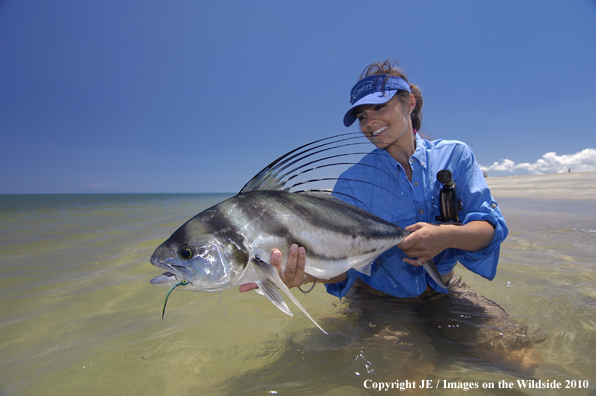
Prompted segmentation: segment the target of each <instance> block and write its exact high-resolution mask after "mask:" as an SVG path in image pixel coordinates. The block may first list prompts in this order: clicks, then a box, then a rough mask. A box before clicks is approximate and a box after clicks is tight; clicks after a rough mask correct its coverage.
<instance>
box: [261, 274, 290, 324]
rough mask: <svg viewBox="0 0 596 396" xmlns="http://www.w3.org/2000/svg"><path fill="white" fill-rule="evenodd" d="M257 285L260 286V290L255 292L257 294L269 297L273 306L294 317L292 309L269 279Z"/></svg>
mask: <svg viewBox="0 0 596 396" xmlns="http://www.w3.org/2000/svg"><path fill="white" fill-rule="evenodd" d="M257 285H258V286H259V288H258V289H256V290H255V291H256V292H257V293H259V294H261V295H263V296H265V297H267V298H268V299H269V301H271V302H272V303H273V305H275V306H276V307H277V308H279V309H280V310H281V311H282V312H283V313H285V314H288V315H290V316H294V315H292V312H290V309H289V308H288V306H287V305H286V302H285V301H284V298H283V297H282V296H281V293H280V292H279V290H277V289H276V288H275V285H274V284H273V283H272V282H271V281H270V280H269V279H265V280H263V281H259V282H257Z"/></svg>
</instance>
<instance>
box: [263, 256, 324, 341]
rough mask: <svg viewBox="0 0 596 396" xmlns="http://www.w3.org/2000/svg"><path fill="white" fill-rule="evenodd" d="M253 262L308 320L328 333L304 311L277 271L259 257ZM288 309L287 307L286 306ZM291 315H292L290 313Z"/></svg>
mask: <svg viewBox="0 0 596 396" xmlns="http://www.w3.org/2000/svg"><path fill="white" fill-rule="evenodd" d="M253 262H254V264H255V266H256V267H257V268H258V269H260V270H261V271H263V273H264V274H265V276H267V279H268V280H269V281H271V283H272V284H273V285H275V286H277V287H278V288H279V289H280V290H281V291H283V292H284V294H285V295H286V296H288V298H289V299H290V300H292V302H293V303H294V304H296V306H297V307H298V308H300V310H301V311H302V312H303V313H304V314H305V315H306V317H307V318H309V319H310V320H311V321H312V322H313V323H314V324H315V325H316V326H317V327H318V328H319V329H320V330H321V331H322V332H323V333H325V334H327V332H326V331H325V330H323V328H322V327H321V326H319V324H318V323H317V322H315V320H314V319H313V318H312V316H310V315H309V313H308V312H306V309H304V307H303V306H302V304H300V302H299V301H298V300H297V299H296V297H294V295H293V294H292V293H291V292H290V289H288V287H287V286H286V285H285V284H284V282H283V281H282V280H281V278H280V277H279V274H278V273H277V270H276V269H275V268H274V267H273V266H272V265H271V264H269V263H266V262H265V261H263V260H261V259H260V258H258V257H254V258H253ZM273 285H271V286H273ZM259 287H260V285H259ZM274 290H275V289H274ZM275 291H276V292H277V295H278V296H279V298H280V299H281V294H280V293H279V292H278V291H277V290H275ZM263 292H264V293H265V295H266V296H267V297H268V298H269V299H270V300H271V302H273V304H275V306H276V307H278V308H279V309H281V310H282V311H284V310H283V309H282V308H280V306H279V305H278V304H277V303H276V302H275V301H274V300H272V299H271V297H270V296H269V294H267V293H268V292H267V291H266V289H265V290H263ZM284 305H285V304H284ZM286 309H287V306H286ZM284 312H286V311H284ZM288 312H289V310H288ZM288 312H286V313H288ZM290 315H291V313H290Z"/></svg>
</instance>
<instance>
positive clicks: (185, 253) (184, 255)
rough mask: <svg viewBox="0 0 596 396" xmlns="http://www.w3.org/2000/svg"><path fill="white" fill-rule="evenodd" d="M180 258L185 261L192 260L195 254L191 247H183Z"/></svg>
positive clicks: (179, 254)
mask: <svg viewBox="0 0 596 396" xmlns="http://www.w3.org/2000/svg"><path fill="white" fill-rule="evenodd" d="M178 256H180V258H181V259H183V260H190V259H191V258H192V256H194V252H193V251H192V248H191V247H190V246H188V245H182V247H181V248H180V249H179V250H178Z"/></svg>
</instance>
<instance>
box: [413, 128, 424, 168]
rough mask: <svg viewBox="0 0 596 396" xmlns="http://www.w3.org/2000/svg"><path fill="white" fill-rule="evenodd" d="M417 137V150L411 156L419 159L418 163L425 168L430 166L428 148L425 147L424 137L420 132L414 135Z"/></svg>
mask: <svg viewBox="0 0 596 396" xmlns="http://www.w3.org/2000/svg"><path fill="white" fill-rule="evenodd" d="M414 136H415V137H416V151H414V154H412V156H411V157H410V158H415V159H417V160H418V163H420V165H421V166H422V167H423V168H424V169H427V168H428V161H427V159H426V150H425V149H424V139H422V138H421V137H420V134H419V133H416V134H415V135H414Z"/></svg>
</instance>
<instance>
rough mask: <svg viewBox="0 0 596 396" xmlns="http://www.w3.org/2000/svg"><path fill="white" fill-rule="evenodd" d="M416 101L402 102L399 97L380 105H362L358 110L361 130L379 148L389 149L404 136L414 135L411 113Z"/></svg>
mask: <svg viewBox="0 0 596 396" xmlns="http://www.w3.org/2000/svg"><path fill="white" fill-rule="evenodd" d="M415 103H416V102H415V99H414V97H413V96H411V97H410V100H409V103H405V102H402V101H401V100H400V99H399V98H398V96H397V95H395V96H393V98H391V100H389V101H388V102H386V103H384V104H379V105H362V106H360V107H358V108H357V110H356V118H357V119H358V122H359V123H360V130H361V131H362V132H363V133H364V135H365V136H366V137H367V138H368V140H370V142H371V143H372V144H374V145H375V146H376V147H377V148H383V149H387V148H388V147H389V146H391V145H393V144H395V143H397V141H398V140H399V139H401V138H402V137H404V136H408V132H409V136H411V135H412V121H411V120H410V111H411V110H412V109H414V106H415Z"/></svg>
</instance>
